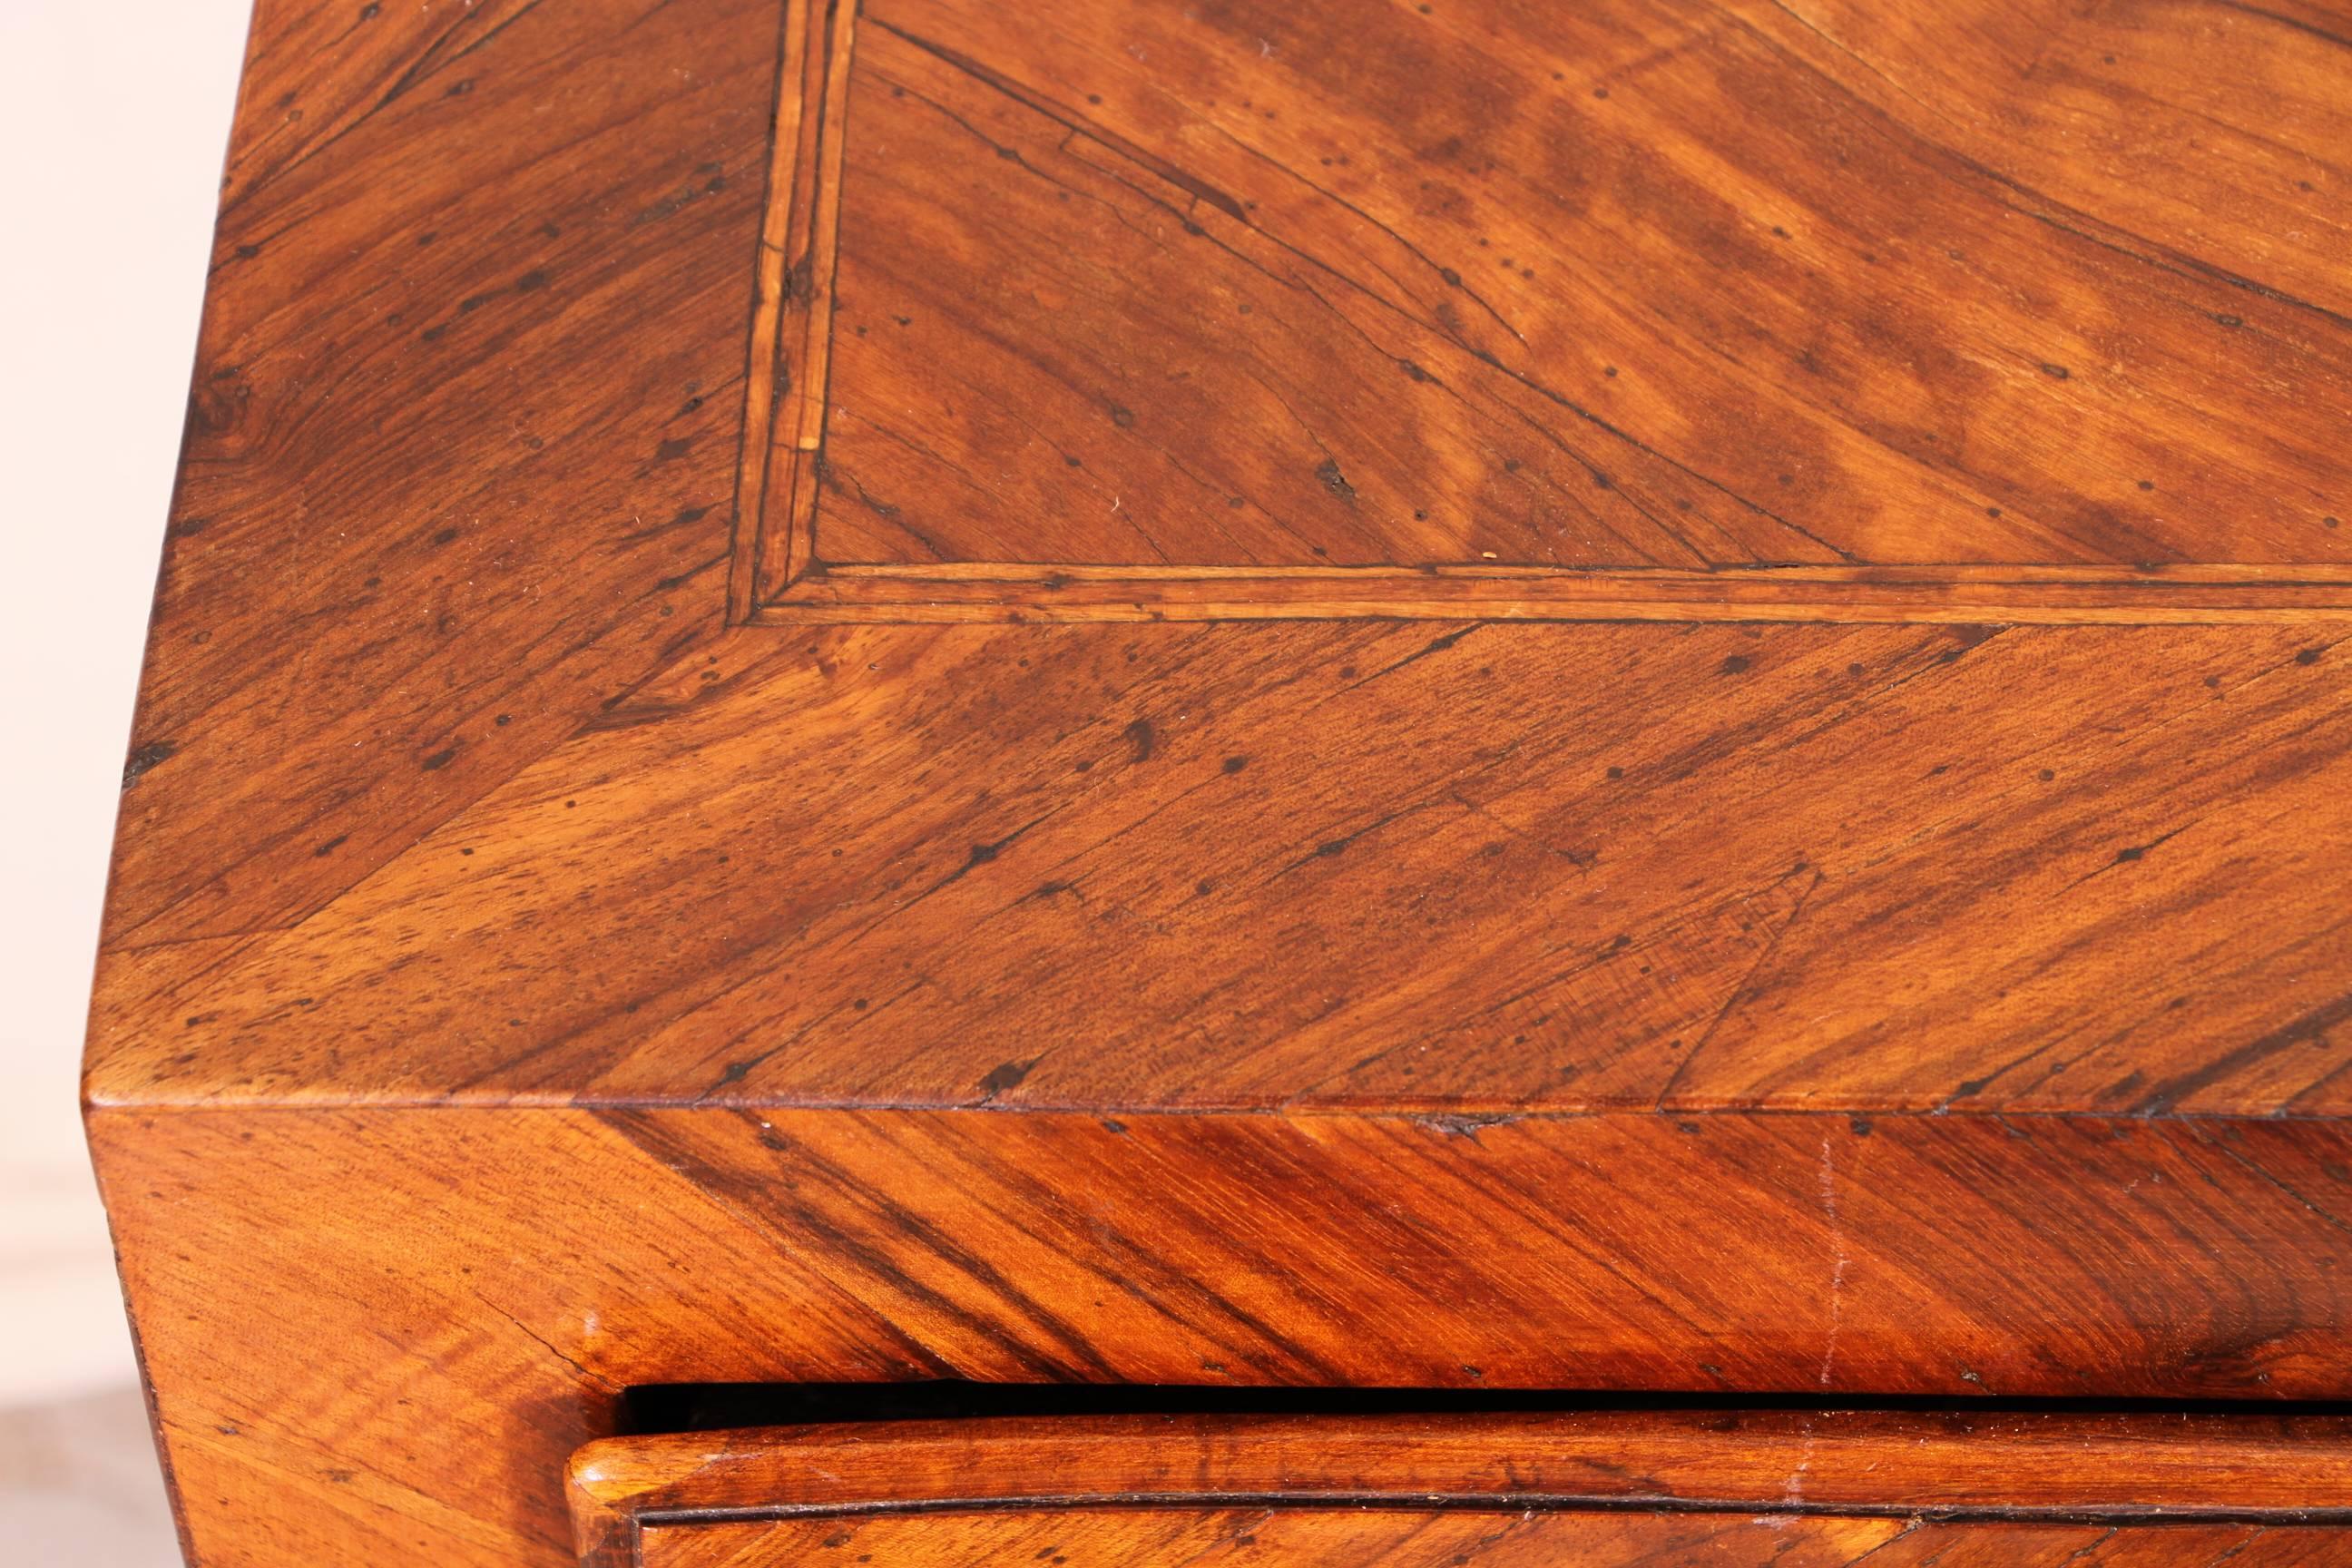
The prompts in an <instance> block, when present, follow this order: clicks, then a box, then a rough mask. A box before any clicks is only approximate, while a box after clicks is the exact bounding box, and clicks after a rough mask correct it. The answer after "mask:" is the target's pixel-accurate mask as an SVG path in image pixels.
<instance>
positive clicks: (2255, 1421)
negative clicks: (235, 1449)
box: [570, 1409, 2352, 1568]
mask: <svg viewBox="0 0 2352 1568" xmlns="http://www.w3.org/2000/svg"><path fill="white" fill-rule="evenodd" d="M570 1494H571V1502H572V1515H573V1519H574V1522H575V1525H576V1527H577V1532H578V1539H579V1545H580V1550H581V1554H582V1561H583V1564H585V1565H587V1568H624V1565H627V1568H719V1565H721V1564H724V1565H726V1568H786V1565H788V1564H789V1565H793V1568H801V1565H803V1564H829V1563H839V1564H842V1565H843V1568H849V1565H852V1564H863V1565H866V1568H935V1565H936V1568H949V1565H957V1568H963V1565H991V1568H993V1565H1002V1568H1020V1565H1028V1564H1046V1565H1048V1568H1112V1565H1119V1568H1179V1565H1184V1568H1192V1565H1196V1564H1197V1565H1201V1568H1207V1565H1211V1564H1225V1563H1231V1564H1234V1565H1235V1568H1241V1565H1244V1564H1249V1565H1255V1568H1341V1565H1352V1564H1383V1565H1388V1568H1450V1565H1454V1564H1465V1563H1477V1564H1486V1565H1490V1568H1513V1565H1522V1564H1524V1565H1530V1568H1532V1565H1536V1564H1542V1565H1545V1568H1601V1565H1604V1564H1606V1565H1615V1564H1626V1563H1720V1564H1727V1565H1746V1564H1758V1565H1761V1564H1765V1563H1776V1564H1781V1565H1783V1568H1801V1565H1803V1564H1812V1563H1820V1564H1832V1563H1850V1562H1853V1561H1856V1560H1858V1559H1861V1558H1864V1557H1865V1556H1866V1557H1868V1558H1869V1559H1870V1561H1871V1562H1872V1563H1874V1564H1876V1565H1879V1568H1895V1565H1897V1564H1920V1565H1925V1564H1927V1563H1936V1564H1939V1565H1940V1568H1964V1565H1966V1564H1976V1563H1984V1564H1993V1563H2002V1564H2007V1563H2062V1562H2063V1563H2095V1564H2110V1565H2122V1564H2150V1565H2156V1564H2166V1565H2168V1564H2174V1563H2180V1564H2190V1563H2195V1564H2203V1563H2217V1562H2223V1561H2226V1562H2228V1563H2231V1564H2232V1565H2233V1568H2255V1565H2257V1564H2260V1565H2264V1568H2268V1565H2273V1564H2287V1563H2298V1564H2322V1563H2325V1564H2338V1563H2343V1564H2352V1528H2347V1526H2352V1418H2347V1417H2344V1416H2341V1415H2301V1416H2281V1415H2258V1414H2243V1413H2217V1412H2202V1413H2189V1414H2181V1413H2154V1412H2148V1413H2126V1414H2083V1413H2074V1412H2064V1411H2054V1410H2041V1411H2030V1412H1996V1411H1986V1412H1974V1413H1955V1412H1951V1411H1944V1410H1937V1411H1924V1410H1915V1411H1878V1410H1832V1411H1816V1410H1794V1409H1746V1410H1731V1409H1673V1410H1663V1411H1661V1410H1648V1411H1580V1412H1576V1413H1572V1414H1563V1415H1531V1414H1496V1415H1442V1416H1412V1415H1367V1416H1289V1415H1285V1416H1258V1417H1251V1416H1218V1415H1183V1416H1167V1417H1158V1416H1114V1417H1092V1416H1080V1417H1045V1418H1013V1419H978V1420H963V1421H929V1420H923V1421H903V1422H870V1423H842V1424H828V1425H821V1426H792V1427H775V1428H764V1429H751V1430H744V1431H733V1432H715V1433H688V1434H682V1435H670V1436H646V1437H623V1438H614V1439H608V1440H605V1441H602V1442H597V1443H593V1444H591V1445H589V1446H588V1447H585V1448H583V1449H582V1450H581V1451H580V1452H579V1454H577V1455H576V1456H575V1457H574V1458H573V1461H572V1467H571V1472H570Z"/></svg>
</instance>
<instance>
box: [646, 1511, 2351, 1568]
mask: <svg viewBox="0 0 2352 1568" xmlns="http://www.w3.org/2000/svg"><path fill="white" fill-rule="evenodd" d="M1864 1559H1867V1560H1868V1561H1869V1562H1870V1563H1873V1564H1874V1565H1876V1568H1897V1565H1901V1568H1927V1565H1929V1564H1935V1565H1937V1568H2014V1565H2016V1564H2020V1563H2049V1564H2055V1563H2072V1564H2090V1565H2095V1568H2123V1565H2125V1564H2132V1565H2135V1568H2137V1565H2141V1564H2145V1565H2147V1568H2205V1565H2206V1564H2210V1563H2236V1564H2240V1565H2242V1568H2254V1565H2260V1568H2288V1565H2290V1564H2292V1565H2295V1568H2323V1565H2328V1564H2336V1563H2345V1562H2347V1561H2352V1541H2347V1539H2346V1538H2345V1532H2343V1531H2327V1530H2310V1529H2286V1530H2266V1529H2263V1528H2262V1527H2260V1526H2252V1525H2243V1524H2225V1525H2189V1526H2137V1527H2133V1526H2126V1527H2122V1528H2116V1527H2112V1526H2108V1527H2101V1526H2095V1525H2084V1524H2076V1525H2030V1524H1989V1523H1975V1522H1970V1523H1960V1524H1955V1523H1927V1522H1922V1521H1909V1522H1906V1521H1899V1520H1884V1519H1840V1518H1832V1517H1823V1516H1807V1517H1801V1518H1794V1519H1790V1518H1770V1519H1727V1518H1724V1517H1722V1516H1720V1515H1711V1514H1672V1513H1668V1514H1638V1513H1636V1514H1621V1513H1601V1514H1592V1513H1585V1514H1573V1513H1537V1514H1527V1515H1518V1516H1511V1515H1507V1516H1504V1517H1502V1518H1496V1516H1495V1515H1493V1514H1476V1513H1444V1514H1432V1513H1418V1512H1413V1511H1410V1510H1379V1511H1373V1512H1363V1513H1357V1512H1318V1511H1310V1510H1267V1509H1255V1510H1234V1509H1223V1510H1207V1511H1201V1512H1164V1511H1152V1512H1140V1511H1139V1512H1117V1513H1110V1512H1083V1513H1077V1512H1063V1511H1059V1510H1048V1511H1044V1512H1038V1513H1017V1514H979V1515H970V1514H963V1515H944V1516H941V1515H918V1516H915V1517H912V1518H906V1517H883V1518H876V1519H855V1520H847V1521H842V1520H828V1521H813V1520H781V1521H770V1522H761V1523H729V1524H709V1525H697V1526H665V1527H662V1528H659V1529H656V1530H649V1531H646V1538H645V1556H644V1559H643V1561H644V1563H645V1565H646V1568H786V1565H787V1564H791V1565H794V1568H797V1565H798V1564H802V1563H828V1562H843V1563H848V1562H860V1563H873V1564H875V1565H876V1568H950V1564H952V1565H954V1568H965V1565H971V1568H1025V1565H1027V1564H1032V1563H1041V1562H1044V1563H1068V1564H1072V1565H1074V1568H1113V1565H1118V1568H1177V1565H1179V1564H1191V1563H1214V1564H1237V1563H1253V1564H1262V1565H1264V1568H1353V1565H1355V1564H1376V1565H1378V1568H1451V1565H1454V1564H1462V1563H1476V1564H1479V1565H1480V1568H1633V1565H1634V1564H1657V1565H1661V1568H1663V1565H1664V1564H1668V1563H1676V1564H1682V1563H1693V1564H1708V1565H1711V1568H1762V1565H1764V1564H1767V1563H1773V1564H1780V1565H1782V1568H1808V1565H1818V1568H1844V1565H1845V1564H1848V1563H1860V1562H1862V1561H1864Z"/></svg>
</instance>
